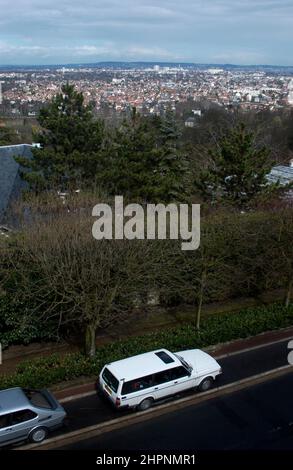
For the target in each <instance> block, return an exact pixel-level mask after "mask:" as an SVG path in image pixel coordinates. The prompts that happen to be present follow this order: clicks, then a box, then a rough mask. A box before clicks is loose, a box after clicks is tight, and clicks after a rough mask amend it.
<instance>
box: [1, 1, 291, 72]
mask: <svg viewBox="0 0 293 470" xmlns="http://www.w3.org/2000/svg"><path fill="white" fill-rule="evenodd" d="M0 7H1V16H0V64H1V63H2V64H3V65H4V66H13V65H44V66H45V65H58V64H75V63H76V64H82V63H93V62H104V61H119V62H126V61H130V62H133V61H134V62H137V61H150V62H156V61H158V62H178V63H180V62H181V63H195V64H198V63H199V64H203V63H207V64H237V65H251V66H253V65H262V64H268V65H271V66H281V65H283V66H291V63H292V60H291V50H290V45H291V43H292V40H293V27H292V26H293V3H292V2H290V0H184V1H183V2H180V4H178V2H177V1H175V0H120V1H119V0H99V2H97V1H96V0H84V1H83V2H82V3H80V2H79V1H77V0H71V1H69V0H58V1H57V0H15V1H14V2H11V1H10V0H0Z"/></svg>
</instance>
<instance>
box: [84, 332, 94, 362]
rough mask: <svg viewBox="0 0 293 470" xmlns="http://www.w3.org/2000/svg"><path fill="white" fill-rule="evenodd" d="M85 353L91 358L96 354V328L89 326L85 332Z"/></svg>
mask: <svg viewBox="0 0 293 470" xmlns="http://www.w3.org/2000/svg"><path fill="white" fill-rule="evenodd" d="M85 353H86V355H87V356H89V357H94V356H95V354H96V328H95V326H93V325H87V327H86V330H85Z"/></svg>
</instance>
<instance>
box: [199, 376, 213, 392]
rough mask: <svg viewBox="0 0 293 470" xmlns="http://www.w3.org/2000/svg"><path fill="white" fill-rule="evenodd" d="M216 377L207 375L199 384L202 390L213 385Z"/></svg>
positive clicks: (204, 390)
mask: <svg viewBox="0 0 293 470" xmlns="http://www.w3.org/2000/svg"><path fill="white" fill-rule="evenodd" d="M213 382H214V379H213V378H212V377H207V378H206V379H204V380H203V381H202V382H201V383H200V384H199V386H198V389H199V391H200V392H206V391H207V390H209V389H210V388H211V387H212V385H213Z"/></svg>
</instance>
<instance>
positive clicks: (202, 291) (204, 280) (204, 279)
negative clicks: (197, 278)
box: [196, 270, 206, 330]
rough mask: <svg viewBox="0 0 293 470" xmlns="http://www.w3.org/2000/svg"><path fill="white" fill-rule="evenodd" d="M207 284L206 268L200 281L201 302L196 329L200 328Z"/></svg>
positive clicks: (198, 307) (199, 303) (198, 308)
mask: <svg viewBox="0 0 293 470" xmlns="http://www.w3.org/2000/svg"><path fill="white" fill-rule="evenodd" d="M205 284H206V270H204V271H203V273H202V277H201V283H200V292H199V302H198V306H197V313H196V329H197V330H199V329H200V319H201V309H202V304H203V296H204V289H205Z"/></svg>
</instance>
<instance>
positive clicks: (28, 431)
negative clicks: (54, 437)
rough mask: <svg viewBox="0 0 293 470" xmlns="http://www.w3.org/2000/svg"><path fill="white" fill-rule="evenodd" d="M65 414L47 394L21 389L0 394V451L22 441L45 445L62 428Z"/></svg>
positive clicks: (3, 391)
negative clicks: (51, 432) (54, 432)
mask: <svg viewBox="0 0 293 470" xmlns="http://www.w3.org/2000/svg"><path fill="white" fill-rule="evenodd" d="M65 417H66V412H65V410H64V409H63V408H62V406H61V405H60V404H59V403H58V401H57V400H56V399H55V398H54V397H53V395H52V394H51V393H50V392H49V391H48V390H28V389H23V388H20V387H15V388H10V389H8V390H1V391H0V447H1V446H6V445H9V444H13V443H16V442H19V441H25V440H29V441H30V442H42V441H43V440H44V439H45V438H46V437H47V435H48V432H49V431H52V430H54V429H57V428H58V427H60V426H62V425H63V423H64V419H65Z"/></svg>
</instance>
